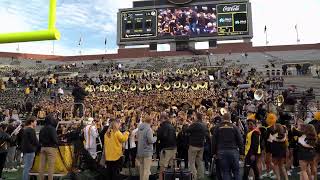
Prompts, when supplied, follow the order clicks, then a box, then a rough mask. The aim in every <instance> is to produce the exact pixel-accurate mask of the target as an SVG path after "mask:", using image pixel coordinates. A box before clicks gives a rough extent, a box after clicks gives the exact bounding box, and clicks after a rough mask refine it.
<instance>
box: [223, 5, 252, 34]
mask: <svg viewBox="0 0 320 180" xmlns="http://www.w3.org/2000/svg"><path fill="white" fill-rule="evenodd" d="M217 15H218V16H217V19H218V36H232V35H246V34H248V32H249V26H248V13H247V4H246V3H239V4H219V5H217Z"/></svg>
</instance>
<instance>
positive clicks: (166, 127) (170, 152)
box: [157, 112, 177, 180]
mask: <svg viewBox="0 0 320 180" xmlns="http://www.w3.org/2000/svg"><path fill="white" fill-rule="evenodd" d="M160 121H161V122H162V123H161V125H160V127H159V129H158V132H157V137H158V141H159V142H160V175H159V180H163V176H162V175H163V171H164V170H165V168H168V166H169V164H170V163H173V159H175V158H176V153H177V137H176V129H175V128H174V127H173V125H172V124H171V123H172V122H170V120H169V116H168V114H167V113H166V112H163V113H161V115H160ZM171 165H172V164H171Z"/></svg>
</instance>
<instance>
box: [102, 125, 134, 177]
mask: <svg viewBox="0 0 320 180" xmlns="http://www.w3.org/2000/svg"><path fill="white" fill-rule="evenodd" d="M120 126H121V123H120V120H118V119H116V120H113V121H111V122H110V124H109V128H108V130H107V132H106V134H105V135H104V152H105V159H106V166H107V179H108V180H119V179H120V170H121V168H122V167H121V166H122V156H123V153H122V145H123V143H125V142H126V141H127V140H128V138H129V132H128V131H125V132H124V133H121V132H120Z"/></svg>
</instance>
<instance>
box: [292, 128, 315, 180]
mask: <svg viewBox="0 0 320 180" xmlns="http://www.w3.org/2000/svg"><path fill="white" fill-rule="evenodd" d="M293 134H294V135H297V136H298V137H299V138H298V159H299V165H300V168H301V174H300V179H301V180H309V179H313V178H312V175H313V176H314V177H316V176H317V172H316V168H317V165H316V164H315V161H314V159H315V155H316V152H315V146H316V143H317V132H316V130H315V128H314V126H313V125H310V124H307V125H305V124H302V125H301V128H299V130H297V129H293ZM309 167H311V174H308V173H307V172H310V169H309Z"/></svg>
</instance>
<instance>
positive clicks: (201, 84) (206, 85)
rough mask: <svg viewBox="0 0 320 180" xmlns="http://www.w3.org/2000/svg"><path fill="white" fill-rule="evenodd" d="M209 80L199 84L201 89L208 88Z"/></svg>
mask: <svg viewBox="0 0 320 180" xmlns="http://www.w3.org/2000/svg"><path fill="white" fill-rule="evenodd" d="M208 85H209V84H208V82H205V81H202V82H201V83H199V84H198V86H199V89H208Z"/></svg>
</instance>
